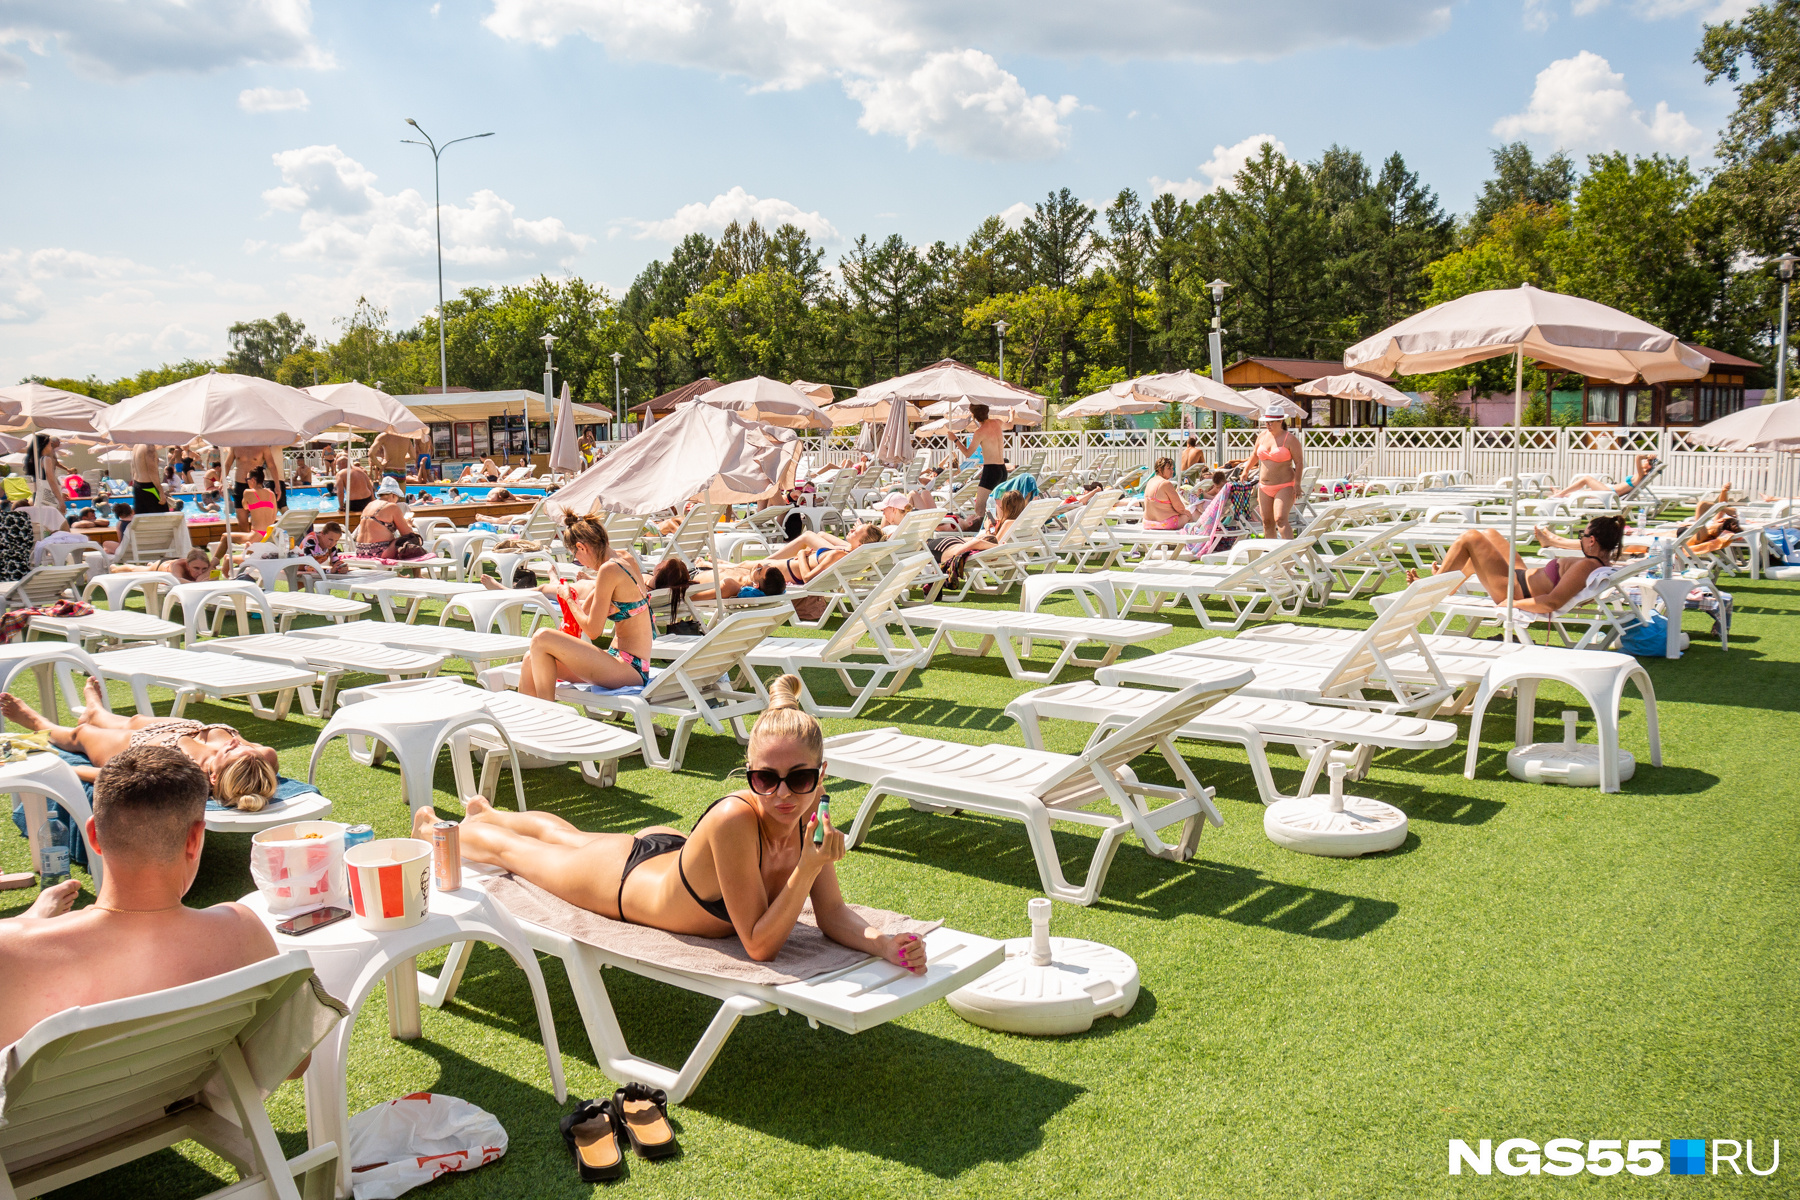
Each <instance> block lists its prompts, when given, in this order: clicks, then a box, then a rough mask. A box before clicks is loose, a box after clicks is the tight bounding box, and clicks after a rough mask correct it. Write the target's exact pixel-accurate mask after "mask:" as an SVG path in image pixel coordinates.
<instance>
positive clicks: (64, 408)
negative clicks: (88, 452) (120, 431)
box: [0, 383, 112, 433]
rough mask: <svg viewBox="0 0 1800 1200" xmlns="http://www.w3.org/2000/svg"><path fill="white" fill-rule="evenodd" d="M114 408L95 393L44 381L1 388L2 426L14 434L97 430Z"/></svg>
mask: <svg viewBox="0 0 1800 1200" xmlns="http://www.w3.org/2000/svg"><path fill="white" fill-rule="evenodd" d="M111 407H112V406H111V405H109V404H107V403H106V402H105V401H102V400H96V399H94V398H93V397H92V396H83V395H82V394H81V393H80V392H65V391H64V390H63V389H61V388H53V387H46V386H45V385H43V384H41V383H20V384H15V385H14V386H12V387H6V388H0V425H4V426H5V427H6V428H7V429H8V430H10V431H11V432H13V433H36V432H37V431H38V430H40V429H54V430H62V431H66V432H69V433H93V432H94V423H95V422H96V421H98V420H99V419H100V417H101V416H102V415H103V414H104V413H106V411H107V410H108V409H110V408H111Z"/></svg>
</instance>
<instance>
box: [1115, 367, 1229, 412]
mask: <svg viewBox="0 0 1800 1200" xmlns="http://www.w3.org/2000/svg"><path fill="white" fill-rule="evenodd" d="M1106 390H1107V391H1109V392H1111V393H1112V394H1113V395H1115V396H1136V397H1137V398H1139V399H1142V400H1158V401H1161V402H1162V404H1164V405H1167V404H1169V403H1171V402H1173V403H1176V404H1182V405H1186V406H1187V407H1189V408H1204V409H1209V410H1211V411H1212V412H1221V413H1226V414H1227V415H1229V416H1234V417H1244V418H1246V419H1249V420H1255V419H1256V414H1257V413H1259V412H1261V411H1262V410H1261V409H1259V408H1258V407H1256V405H1255V404H1253V403H1251V402H1248V401H1246V400H1245V399H1244V398H1243V397H1242V396H1241V395H1239V394H1238V393H1237V392H1234V391H1232V390H1231V389H1230V388H1228V387H1226V386H1225V385H1224V384H1222V383H1220V382H1218V381H1217V380H1215V379H1213V378H1211V377H1210V376H1206V375H1200V374H1196V373H1195V372H1193V371H1167V372H1161V373H1158V374H1154V375H1140V376H1138V377H1137V378H1136V379H1126V380H1123V381H1121V382H1119V383H1115V384H1113V385H1112V386H1111V387H1110V388H1108V389H1106Z"/></svg>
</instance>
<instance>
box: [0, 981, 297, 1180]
mask: <svg viewBox="0 0 1800 1200" xmlns="http://www.w3.org/2000/svg"><path fill="white" fill-rule="evenodd" d="M312 973H313V969H312V964H311V963H310V962H309V961H308V960H307V957H306V955H305V954H304V953H303V952H301V951H298V950H296V951H292V952H290V953H287V954H283V955H278V956H276V957H274V958H269V959H264V960H263V961H262V962H259V963H254V964H252V965H251V966H248V967H243V968H240V969H239V970H236V971H232V972H230V973H228V974H225V975H219V976H216V977H214V978H212V979H203V980H201V981H199V982H198V983H190V984H186V985H184V986H182V987H177V988H169V989H167V990H165V991H160V992H151V993H149V994H147V995H143V996H131V997H127V998H126V999H123V1000H109V1001H106V1002H105V1003H102V1004H92V1005H88V1006H86V1007H80V1008H70V1009H65V1010H64V1011H62V1012H60V1013H56V1014H55V1015H53V1016H49V1017H45V1018H44V1019H43V1020H42V1021H39V1022H38V1023H37V1024H36V1025H34V1026H32V1027H31V1028H30V1029H29V1030H28V1031H26V1033H25V1036H23V1037H21V1038H20V1039H19V1040H18V1041H17V1042H15V1043H13V1045H11V1046H10V1047H8V1048H7V1049H6V1052H5V1055H6V1056H5V1060H4V1062H3V1063H0V1156H4V1158H5V1159H6V1161H7V1163H8V1164H9V1166H12V1167H14V1168H15V1169H16V1166H17V1165H18V1164H22V1163H25V1162H27V1161H29V1160H32V1159H41V1158H46V1157H49V1156H50V1154H51V1153H53V1152H54V1151H56V1150H57V1149H58V1148H59V1147H73V1146H76V1145H80V1144H82V1143H84V1142H89V1141H93V1140H94V1139H95V1138H96V1136H97V1135H101V1134H105V1133H107V1132H110V1131H113V1130H115V1129H120V1128H121V1127H124V1128H129V1127H130V1126H131V1125H134V1124H138V1123H147V1122H148V1121H149V1120H151V1119H154V1118H160V1117H161V1116H162V1114H163V1110H164V1109H165V1108H166V1107H169V1106H172V1105H176V1104H179V1103H181V1102H183V1101H186V1100H190V1099H192V1098H194V1097H195V1096H197V1095H198V1093H199V1092H200V1090H201V1088H202V1087H203V1086H205V1084H206V1083H207V1081H208V1079H209V1078H210V1077H211V1076H212V1074H213V1072H214V1071H215V1070H216V1069H217V1067H218V1065H219V1060H220V1058H221V1057H222V1056H223V1055H224V1054H225V1053H226V1052H227V1050H228V1048H230V1047H232V1046H233V1045H237V1046H239V1047H241V1046H242V1044H243V1043H244V1042H245V1041H247V1040H248V1039H249V1038H250V1037H251V1035H253V1034H254V1033H255V1032H256V1031H257V1030H258V1029H260V1028H261V1027H262V1026H263V1024H264V1023H265V1022H267V1021H268V1020H269V1019H270V1018H271V1017H272V1016H273V1015H274V1014H275V1013H276V1011H277V1010H278V1009H280V1007H281V1006H282V1005H283V1004H284V1003H286V1002H287V1000H288V998H289V997H290V996H292V995H293V994H294V993H295V992H296V991H298V990H299V989H300V988H303V987H306V986H307V980H308V979H309V978H310V977H311V976H312ZM292 1065H293V1064H289V1066H290V1068H291V1066H292Z"/></svg>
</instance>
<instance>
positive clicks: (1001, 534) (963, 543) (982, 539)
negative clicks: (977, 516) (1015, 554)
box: [925, 492, 1025, 587]
mask: <svg viewBox="0 0 1800 1200" xmlns="http://www.w3.org/2000/svg"><path fill="white" fill-rule="evenodd" d="M1024 511H1025V494H1024V493H1023V492H1001V493H1000V495H999V496H998V497H997V498H996V499H995V500H994V515H993V517H992V518H991V519H990V520H989V522H988V527H987V528H986V529H985V530H983V531H981V532H979V533H951V534H946V535H944V536H942V537H934V538H927V539H926V540H925V548H926V549H927V550H929V551H931V556H932V557H933V558H935V559H937V561H938V566H939V567H941V568H943V571H944V574H945V575H946V576H947V577H948V581H947V586H949V587H956V586H958V585H959V584H961V583H962V572H963V567H964V565H965V564H967V563H968V561H969V556H970V555H971V554H979V553H980V552H981V551H983V550H992V549H993V548H994V547H995V546H998V545H999V544H1000V543H1001V541H1002V540H1003V539H1004V538H1005V537H1006V535H1007V534H1008V533H1011V532H1012V527H1013V522H1014V521H1016V520H1018V519H1019V514H1020V513H1022V512H1024Z"/></svg>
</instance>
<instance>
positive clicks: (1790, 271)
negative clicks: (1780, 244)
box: [1775, 254, 1800, 283]
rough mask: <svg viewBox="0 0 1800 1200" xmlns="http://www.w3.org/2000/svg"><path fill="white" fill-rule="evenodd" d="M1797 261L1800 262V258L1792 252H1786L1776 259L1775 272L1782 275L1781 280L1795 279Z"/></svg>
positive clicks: (1784, 281) (1787, 281) (1785, 281)
mask: <svg viewBox="0 0 1800 1200" xmlns="http://www.w3.org/2000/svg"><path fill="white" fill-rule="evenodd" d="M1795 263H1800V258H1795V257H1794V256H1793V255H1792V254H1784V255H1782V256H1781V257H1780V258H1778V259H1776V260H1775V273H1776V274H1777V275H1779V276H1781V282H1783V283H1791V282H1792V281H1793V278H1794V264H1795Z"/></svg>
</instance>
